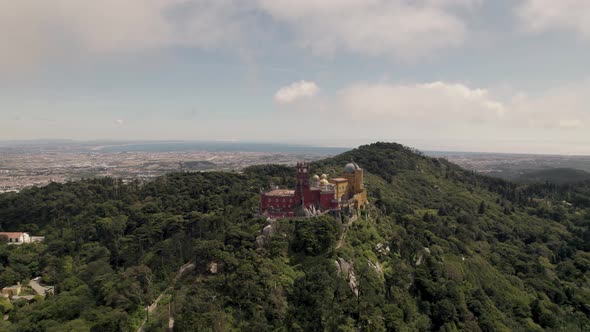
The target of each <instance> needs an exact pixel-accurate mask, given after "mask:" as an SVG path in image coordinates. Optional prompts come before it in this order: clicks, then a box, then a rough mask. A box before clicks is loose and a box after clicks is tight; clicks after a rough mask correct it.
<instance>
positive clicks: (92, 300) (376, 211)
mask: <svg viewBox="0 0 590 332" xmlns="http://www.w3.org/2000/svg"><path fill="white" fill-rule="evenodd" d="M351 160H354V161H355V162H356V163H358V164H359V165H360V166H361V167H363V168H364V169H365V182H366V186H367V188H368V190H369V200H370V202H371V205H370V208H369V209H368V210H367V211H365V212H363V213H362V215H361V217H360V218H359V219H357V220H354V221H353V222H351V223H350V222H349V221H350V220H349V219H348V218H347V217H345V218H342V219H335V218H333V217H329V216H323V217H318V218H313V219H304V218H302V219H292V220H278V221H274V222H269V221H267V220H264V219H261V218H256V217H255V213H256V211H257V206H258V194H259V192H260V190H261V189H265V188H268V186H269V184H270V183H271V182H272V183H274V184H276V185H279V186H289V187H290V186H292V185H293V184H294V170H293V169H291V168H289V167H285V166H274V165H268V166H255V167H250V168H248V169H245V170H244V171H243V172H241V173H221V172H206V173H174V174H169V175H167V176H163V177H160V178H158V179H156V180H155V181H153V182H149V183H145V184H140V183H137V182H136V183H130V184H123V183H121V182H120V181H118V180H115V179H108V178H107V179H94V180H86V181H80V182H73V183H67V184H51V185H49V186H46V187H43V188H31V189H28V190H25V191H23V192H21V193H18V194H2V195H0V228H1V230H3V231H28V232H30V233H32V234H35V235H45V236H46V240H45V242H44V243H42V244H31V245H22V246H14V245H7V244H0V264H1V265H0V287H4V286H7V285H12V284H15V283H16V282H19V281H20V282H21V283H26V282H27V280H29V279H31V278H33V277H36V276H41V277H42V280H43V281H44V282H45V283H47V284H49V285H54V286H55V295H53V296H48V297H47V298H45V299H43V298H35V299H33V300H32V301H31V303H28V304H27V303H26V302H24V301H22V300H19V301H17V302H15V303H13V304H10V303H8V301H7V300H1V301H0V304H2V305H0V309H2V310H4V311H5V312H6V313H7V314H8V316H7V320H5V321H0V331H19V332H20V331H135V330H137V328H138V327H139V326H140V324H141V322H142V320H143V319H144V318H145V316H146V311H145V306H146V305H148V304H150V303H152V302H154V300H155V299H156V298H157V297H158V296H159V295H160V294H163V295H162V296H161V297H160V299H159V302H158V306H157V308H156V309H155V310H154V311H152V312H150V315H149V318H148V320H147V323H146V324H145V325H144V330H145V331H164V330H166V328H167V327H168V326H169V324H170V322H171V320H173V322H174V331H257V332H259V331H359V330H362V331H512V330H514V331H543V330H548V331H588V330H590V320H589V318H588V317H589V316H590V283H589V277H590V228H589V225H590V183H580V184H576V185H563V186H559V185H552V184H544V185H527V186H519V185H515V184H512V183H508V182H505V181H502V180H497V179H492V178H487V177H483V176H479V175H476V174H474V173H472V172H468V171H464V170H462V169H461V168H459V167H458V166H456V165H453V164H451V163H449V162H447V161H445V160H442V159H432V158H428V157H425V156H423V155H421V154H420V153H417V152H416V151H413V150H411V149H408V148H406V147H403V146H401V145H398V144H392V143H375V144H372V145H367V146H363V147H360V148H358V149H355V150H352V151H349V152H346V153H344V154H342V155H339V156H337V157H334V158H330V159H326V160H322V161H320V162H316V163H312V168H313V169H312V171H313V172H314V173H327V174H333V175H336V174H338V173H340V172H341V168H342V167H343V165H344V164H345V163H347V162H349V161H351ZM186 263H189V264H188V265H184V264H186ZM183 265H184V266H185V267H188V268H186V270H184V269H183V272H184V273H178V274H177V271H178V270H179V269H180V267H181V266H183Z"/></svg>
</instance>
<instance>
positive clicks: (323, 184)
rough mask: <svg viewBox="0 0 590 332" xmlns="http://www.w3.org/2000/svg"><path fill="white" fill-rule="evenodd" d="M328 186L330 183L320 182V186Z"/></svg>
mask: <svg viewBox="0 0 590 332" xmlns="http://www.w3.org/2000/svg"><path fill="white" fill-rule="evenodd" d="M329 184H330V182H328V180H326V179H322V180H321V181H320V186H327V185H329Z"/></svg>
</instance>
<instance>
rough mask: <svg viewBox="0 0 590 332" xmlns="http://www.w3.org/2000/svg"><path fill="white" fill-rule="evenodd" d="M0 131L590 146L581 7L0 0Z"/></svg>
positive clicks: (439, 146) (528, 0)
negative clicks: (2, 0)
mask: <svg viewBox="0 0 590 332" xmlns="http://www.w3.org/2000/svg"><path fill="white" fill-rule="evenodd" d="M0 22H1V23H0V42H1V44H0V50H1V51H2V52H0V116H1V121H0V140H11V139H43V138H72V139H81V140H89V139H90V140H91V139H155V140H157V139H199V140H202V139H206V140H228V139H231V140H243V141H267V142H291V143H306V144H316V145H332V146H355V145H358V144H362V143H367V142H370V141H375V140H388V141H398V142H401V143H404V144H408V145H411V146H415V147H418V148H421V149H431V150H468V151H498V152H534V153H563V154H590V144H589V143H590V130H589V127H590V60H588V59H590V1H586V0H560V1H554V0H511V1H508V0H413V1H410V0H324V1H312V0H299V1H291V0H128V1H118V0H103V1H93V2H91V1H79V0H47V1H43V2H40V1H37V0H20V1H4V2H1V3H0Z"/></svg>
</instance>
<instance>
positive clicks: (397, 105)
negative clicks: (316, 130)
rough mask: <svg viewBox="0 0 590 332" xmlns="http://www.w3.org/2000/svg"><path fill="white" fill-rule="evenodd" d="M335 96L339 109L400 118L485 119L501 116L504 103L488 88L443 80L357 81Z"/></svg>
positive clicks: (364, 114) (503, 110) (352, 112)
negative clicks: (417, 82)
mask: <svg viewBox="0 0 590 332" xmlns="http://www.w3.org/2000/svg"><path fill="white" fill-rule="evenodd" d="M336 100H337V108H338V109H341V110H345V111H348V112H349V113H351V114H359V113H360V115H362V116H366V115H369V116H391V117H397V118H400V119H404V118H408V117H411V118H424V119H428V118H431V119H434V118H437V119H438V118H444V117H447V118H463V120H468V121H484V120H486V119H494V118H500V117H502V116H503V114H504V112H505V106H504V105H503V104H502V103H501V102H498V101H496V100H494V99H492V98H491V97H490V96H489V93H488V91H487V90H483V89H472V88H469V87H467V86H465V85H462V84H450V83H445V82H432V83H424V84H387V83H378V84H368V83H358V84H354V85H352V86H350V87H347V88H345V89H343V90H342V91H340V92H339V93H338V95H337V97H336Z"/></svg>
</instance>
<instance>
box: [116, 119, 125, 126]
mask: <svg viewBox="0 0 590 332" xmlns="http://www.w3.org/2000/svg"><path fill="white" fill-rule="evenodd" d="M115 124H117V125H118V126H122V125H123V124H125V121H124V120H121V119H119V120H115Z"/></svg>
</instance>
